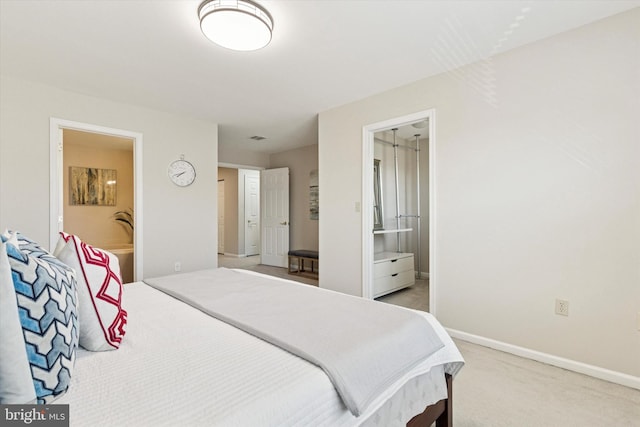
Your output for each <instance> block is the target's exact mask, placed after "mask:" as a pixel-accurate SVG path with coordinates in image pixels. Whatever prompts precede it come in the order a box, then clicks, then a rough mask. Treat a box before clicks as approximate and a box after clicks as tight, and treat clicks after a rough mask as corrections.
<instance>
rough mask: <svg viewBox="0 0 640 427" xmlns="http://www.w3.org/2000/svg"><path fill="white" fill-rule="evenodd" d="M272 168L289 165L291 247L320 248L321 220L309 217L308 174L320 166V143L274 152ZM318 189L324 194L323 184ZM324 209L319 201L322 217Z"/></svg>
mask: <svg viewBox="0 0 640 427" xmlns="http://www.w3.org/2000/svg"><path fill="white" fill-rule="evenodd" d="M269 167H271V168H281V167H288V168H289V210H290V212H289V214H290V223H291V226H290V227H289V247H290V248H291V249H309V250H318V221H317V220H312V219H310V218H309V178H310V175H309V174H310V173H311V171H312V170H314V169H318V146H317V145H316V144H314V145H308V146H305V147H301V148H297V149H293V150H288V151H283V152H281V153H276V154H272V155H271V157H270V162H269ZM319 192H320V194H322V186H320V188H319ZM322 208H323V207H322V204H320V209H319V212H320V217H321V216H322Z"/></svg>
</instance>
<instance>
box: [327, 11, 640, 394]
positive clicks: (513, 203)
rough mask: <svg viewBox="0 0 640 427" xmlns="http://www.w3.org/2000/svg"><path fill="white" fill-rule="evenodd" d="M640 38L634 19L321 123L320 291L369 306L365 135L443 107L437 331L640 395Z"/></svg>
mask: <svg viewBox="0 0 640 427" xmlns="http://www.w3.org/2000/svg"><path fill="white" fill-rule="evenodd" d="M639 32H640V9H635V10H632V11H630V12H627V13H623V14H620V15H617V16H614V17H611V18H608V19H605V20H603V21H599V22H595V23H593V24H590V25H587V26H584V27H581V28H578V29H575V30H573V31H569V32H566V33H563V34H560V35H558V36H555V37H552V38H549V39H545V40H542V41H539V42H536V43H532V44H530V45H527V46H525V47H522V48H518V49H515V50H512V51H509V52H507V53H505V54H501V55H498V56H496V57H493V58H490V59H487V60H486V61H483V62H482V63H478V64H473V65H470V66H467V67H465V68H463V69H460V70H456V71H454V72H451V73H447V74H443V75H438V76H435V77H431V78H426V79H424V80H421V81H418V82H416V83H414V84H411V85H407V86H404V87H400V88H397V89H395V90H391V91H388V92H384V93H381V94H379V95H376V96H373V97H371V98H367V99H364V100H362V101H358V102H354V103H351V104H348V105H345V106H342V107H338V108H335V109H332V110H329V111H326V112H323V113H321V114H320V116H319V165H320V189H321V192H320V206H321V209H322V210H321V212H322V214H321V216H320V242H319V244H320V256H321V258H322V262H323V274H322V275H321V276H320V286H321V287H325V288H330V289H336V290H340V291H344V292H347V293H351V294H356V295H358V294H360V287H361V281H362V263H361V254H362V232H361V230H362V213H359V212H356V210H355V209H354V203H355V202H358V201H361V200H362V194H361V192H362V158H363V155H362V127H363V126H364V125H368V124H372V123H377V122H381V121H383V120H389V119H392V118H395V117H400V116H403V115H407V114H411V113H415V112H418V111H424V110H427V109H430V108H434V109H435V111H436V119H435V126H436V135H435V141H431V142H432V143H435V151H436V158H435V159H434V160H435V178H436V181H435V186H436V195H435V198H436V203H435V206H434V208H435V215H436V218H435V221H436V229H435V230H432V232H435V238H436V243H435V257H436V262H435V266H432V267H431V268H432V271H431V275H432V282H434V283H435V287H436V288H435V292H436V300H435V301H431V304H432V305H433V304H435V306H436V312H437V316H438V318H439V320H440V321H441V322H442V323H443V324H444V325H445V326H446V327H449V328H452V329H455V330H458V331H463V332H465V333H468V334H471V335H473V336H477V337H484V338H488V339H491V340H495V341H497V342H501V343H506V344H508V345H512V346H519V347H522V348H526V349H531V350H534V351H537V352H542V353H545V354H549V355H552V356H554V357H560V358H563V359H567V360H572V361H578V362H581V363H584V364H588V365H590V366H594V367H596V368H601V369H602V371H603V372H609V371H613V372H617V373H621V375H622V376H624V375H627V376H628V378H631V380H632V381H635V384H640V379H639V378H638V377H640V363H638V361H639V360H640V331H638V326H637V316H638V312H640V269H639V268H638V266H639V265H640V222H639V220H638V218H640V188H639V186H638V183H640V144H639V143H638V141H639V139H638V138H639V131H638V111H640V50H639V43H640V41H639V40H640V33H639ZM487 73H488V74H487ZM485 77H486V78H485ZM336 153H340V155H336ZM329 171H330V172H329ZM366 212H367V214H369V212H368V211H366ZM433 275H435V277H433ZM556 298H561V299H566V300H569V302H570V309H569V313H570V314H569V317H564V316H558V315H555V314H554V303H555V299H556ZM619 378H621V376H619ZM624 378H627V377H624ZM634 378H635V380H634Z"/></svg>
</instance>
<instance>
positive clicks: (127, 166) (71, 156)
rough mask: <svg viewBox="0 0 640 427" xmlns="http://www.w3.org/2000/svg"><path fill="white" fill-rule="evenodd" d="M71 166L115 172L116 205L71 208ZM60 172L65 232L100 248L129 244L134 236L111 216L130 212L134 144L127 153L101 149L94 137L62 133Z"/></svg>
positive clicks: (84, 134)
mask: <svg viewBox="0 0 640 427" xmlns="http://www.w3.org/2000/svg"><path fill="white" fill-rule="evenodd" d="M76 138H78V139H79V140H76ZM111 138H113V139H114V140H118V139H121V138H115V137H111ZM101 139H102V138H101ZM71 166H80V167H86V168H99V169H114V170H115V171H116V177H117V183H116V186H117V187H116V205H115V206H78V205H72V204H71V203H70V201H69V168H70V167H71ZM62 170H63V187H62V188H63V192H64V200H63V204H64V207H63V209H64V230H65V231H66V232H67V233H71V234H75V235H77V236H79V237H80V238H81V239H82V240H84V241H85V242H87V243H89V244H91V245H94V246H97V247H100V248H114V247H120V246H121V244H124V243H132V242H133V240H132V239H133V234H132V233H131V232H130V231H129V229H127V228H126V227H125V226H124V225H123V224H121V223H120V222H118V221H116V220H115V219H114V213H115V212H118V211H124V210H127V209H132V208H133V141H131V142H129V149H128V150H127V149H113V148H108V147H103V146H102V144H101V143H99V142H98V141H96V138H95V134H91V133H87V132H77V131H69V130H65V131H64V151H63V169H62Z"/></svg>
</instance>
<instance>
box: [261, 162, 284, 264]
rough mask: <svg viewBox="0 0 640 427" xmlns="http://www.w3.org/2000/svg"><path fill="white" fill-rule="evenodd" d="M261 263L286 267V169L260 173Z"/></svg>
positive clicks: (268, 170)
mask: <svg viewBox="0 0 640 427" xmlns="http://www.w3.org/2000/svg"><path fill="white" fill-rule="evenodd" d="M260 177H261V180H260V194H261V200H262V209H261V211H262V251H261V255H262V259H261V262H262V264H266V265H274V266H277V267H287V259H288V257H287V256H288V252H289V168H278V169H267V170H263V171H262V172H261V174H260Z"/></svg>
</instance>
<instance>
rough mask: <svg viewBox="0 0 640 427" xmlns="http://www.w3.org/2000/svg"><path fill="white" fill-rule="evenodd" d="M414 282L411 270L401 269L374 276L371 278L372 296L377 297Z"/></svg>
mask: <svg viewBox="0 0 640 427" xmlns="http://www.w3.org/2000/svg"><path fill="white" fill-rule="evenodd" d="M414 283H415V274H414V272H413V270H411V271H403V272H401V273H397V274H394V275H389V276H383V277H376V278H375V279H374V280H373V296H374V298H375V297H379V296H381V295H384V294H388V293H389V292H392V291H395V290H398V289H402V288H406V287H407V286H411V285H413V284H414Z"/></svg>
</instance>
